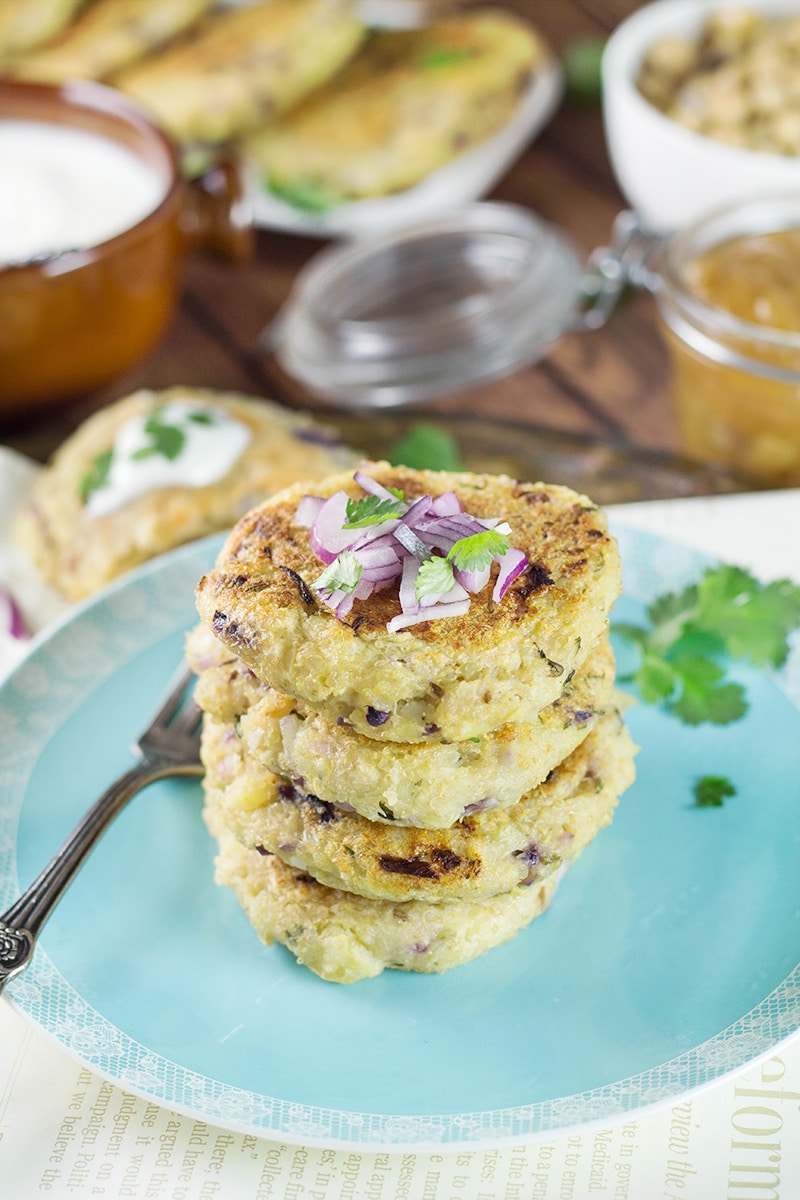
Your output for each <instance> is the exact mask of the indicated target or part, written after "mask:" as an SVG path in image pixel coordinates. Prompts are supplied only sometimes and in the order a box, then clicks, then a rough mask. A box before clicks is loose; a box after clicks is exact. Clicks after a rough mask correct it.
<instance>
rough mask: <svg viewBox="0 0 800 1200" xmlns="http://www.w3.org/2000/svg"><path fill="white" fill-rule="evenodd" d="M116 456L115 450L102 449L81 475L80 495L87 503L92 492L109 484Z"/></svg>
mask: <svg viewBox="0 0 800 1200" xmlns="http://www.w3.org/2000/svg"><path fill="white" fill-rule="evenodd" d="M113 458H114V451H113V450H101V451H100V453H99V454H95V456H94V458H93V459H92V461H91V462H90V463H89V466H88V468H87V470H86V471H85V472H84V474H83V476H82V477H81V480H80V483H79V484H78V496H79V497H80V499H81V500H82V501H83V503H84V504H85V503H86V501H87V500H88V499H89V497H90V496H91V494H92V492H99V491H100V490H101V488H104V487H107V486H108V478H109V475H110V473H111V462H112V459H113Z"/></svg>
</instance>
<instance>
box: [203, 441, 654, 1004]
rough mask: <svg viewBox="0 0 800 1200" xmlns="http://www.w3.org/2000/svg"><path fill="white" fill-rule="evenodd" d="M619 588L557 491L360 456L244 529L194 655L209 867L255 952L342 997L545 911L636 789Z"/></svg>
mask: <svg viewBox="0 0 800 1200" xmlns="http://www.w3.org/2000/svg"><path fill="white" fill-rule="evenodd" d="M312 491H313V495H312V494H310V493H311V492H312ZM620 588H621V567H620V559H619V553H618V550H617V546H616V543H615V541H614V539H613V537H612V536H611V535H610V534H609V532H608V529H607V525H606V521H605V517H604V514H603V513H602V512H601V511H600V510H599V509H598V508H597V507H596V506H595V505H594V504H592V503H591V501H590V500H588V499H587V498H586V497H585V496H581V495H579V494H577V493H576V492H574V491H571V490H570V489H568V488H565V487H560V486H549V485H543V484H523V483H519V482H516V481H514V480H512V479H510V478H507V477H505V476H490V475H473V474H469V473H446V472H423V471H412V470H410V469H407V468H403V467H391V466H389V465H388V464H387V463H369V464H365V465H364V466H363V468H362V470H360V471H357V472H355V473H347V474H342V475H336V476H332V477H330V478H328V479H326V480H324V481H323V483H322V484H315V485H313V488H310V487H309V486H308V485H305V486H304V485H298V486H296V487H291V488H288V489H286V490H284V491H282V492H280V493H278V494H277V495H275V496H273V497H272V498H270V499H269V500H267V501H266V502H265V503H264V504H262V505H260V506H259V507H257V508H255V509H254V510H252V511H251V512H250V513H249V514H248V515H247V516H246V517H244V518H243V519H242V520H241V521H240V522H239V523H238V524H237V525H236V527H235V528H234V529H233V530H232V531H231V533H230V535H229V536H228V538H227V539H226V542H225V544H224V546H223V548H222V550H221V552H220V554H219V556H218V559H217V563H216V566H215V568H214V569H213V570H212V571H211V572H210V573H209V574H207V575H206V576H204V578H203V579H202V580H201V581H200V583H199V585H198V589H197V604H198V610H199V613H200V616H201V624H200V625H199V626H198V627H197V628H196V629H195V630H194V631H193V632H192V634H190V636H189V640H188V649H187V652H188V657H189V660H190V662H191V663H192V665H193V667H194V669H195V670H196V672H197V674H198V676H199V679H198V683H197V687H196V695H197V699H198V702H199V704H200V706H201V708H202V709H203V710H204V714H205V716H204V735H203V749H202V754H203V761H204V764H205V768H206V777H205V795H206V806H205V816H206V821H207V824H208V826H209V829H210V830H211V832H212V834H213V835H214V836H215V837H216V838H217V840H218V843H219V855H218V857H217V876H216V877H217V880H218V882H220V883H222V884H227V885H228V886H230V887H231V888H232V889H233V891H234V892H235V894H236V896H237V898H238V900H239V902H240V903H241V905H242V907H243V908H244V910H245V912H246V914H247V916H248V918H249V920H250V922H251V923H252V925H253V926H254V928H255V930H256V931H257V933H258V935H259V936H260V938H261V939H262V940H263V941H264V942H265V943H267V944H269V943H271V942H273V941H279V942H282V943H283V944H284V945H286V946H287V947H288V948H289V949H290V950H291V951H292V953H293V954H294V955H295V956H296V958H297V959H298V960H299V961H300V962H301V963H303V964H305V965H306V966H307V967H309V968H310V969H311V970H312V971H314V972H316V973H317V974H318V975H320V976H322V977H323V978H324V979H329V980H335V981H337V982H352V981H354V980H358V979H362V978H364V977H367V976H374V975H377V974H379V972H380V971H382V970H383V969H384V967H395V968H399V969H401V970H408V971H443V970H446V969H447V968H449V967H452V966H455V965H457V964H459V963H463V962H467V961H468V960H470V959H472V958H474V957H476V956H477V955H479V954H481V953H483V952H484V951H486V950H488V949H490V948H491V947H493V946H496V945H498V944H499V943H501V942H504V941H506V940H508V939H509V938H511V937H512V936H513V935H514V934H516V933H517V932H518V931H519V930H520V929H522V928H523V927H524V926H525V925H527V924H528V923H529V922H530V921H531V919H532V918H533V917H535V916H537V915H538V914H540V913H541V912H542V911H543V910H544V909H545V908H546V907H547V906H548V904H549V902H550V899H551V897H552V895H553V893H554V891H555V888H556V885H557V883H558V882H559V880H560V878H561V876H562V875H563V873H564V869H565V867H566V866H568V865H569V864H570V863H571V862H572V861H573V860H574V859H575V858H576V857H577V856H578V854H580V852H581V851H582V850H583V849H584V848H585V847H586V846H587V845H588V844H589V842H591V841H592V839H593V838H594V836H595V834H596V833H597V832H598V831H599V830H600V829H601V828H602V827H603V826H605V825H607V824H608V823H609V821H610V820H611V818H612V815H613V812H614V808H615V806H616V803H617V800H618V797H619V796H620V795H621V793H622V792H623V791H624V790H625V788H627V787H628V786H629V784H630V783H631V782H632V780H633V776H634V769H633V759H634V753H635V747H634V746H633V744H632V742H631V739H630V737H629V735H628V733H627V730H626V728H625V725H624V723H623V720H622V716H621V709H622V707H623V704H622V702H621V697H620V695H619V693H617V692H616V691H615V687H614V658H613V654H612V650H611V646H610V643H609V638H608V614H609V611H610V609H611V607H612V605H613V603H614V600H615V599H616V597H617V595H618V594H619V591H620Z"/></svg>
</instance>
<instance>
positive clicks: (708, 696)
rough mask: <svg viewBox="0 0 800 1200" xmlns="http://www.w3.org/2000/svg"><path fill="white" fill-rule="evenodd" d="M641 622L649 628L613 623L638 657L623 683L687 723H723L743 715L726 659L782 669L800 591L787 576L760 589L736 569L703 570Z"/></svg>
mask: <svg viewBox="0 0 800 1200" xmlns="http://www.w3.org/2000/svg"><path fill="white" fill-rule="evenodd" d="M647 617H648V621H649V624H648V625H647V626H644V625H635V624H626V623H623V622H617V623H615V625H614V629H615V631H616V632H617V633H618V634H619V635H621V636H622V637H624V638H625V639H626V640H628V641H629V642H631V643H632V644H633V645H634V646H635V647H636V648H637V649H638V652H639V661H638V665H637V666H636V668H635V670H634V671H633V672H632V673H631V674H630V675H628V676H624V677H622V676H621V677H620V678H621V681H625V680H627V681H628V682H633V683H635V684H636V687H637V688H638V691H639V694H640V696H641V698H642V700H644V701H645V702H646V703H649V704H657V705H660V706H661V707H662V708H663V709H664V710H665V711H666V712H669V713H671V714H672V715H673V716H675V717H677V718H678V719H679V720H681V721H683V722H684V723H685V724H687V725H700V724H703V723H705V722H708V723H711V724H713V725H728V724H730V723H731V722H733V721H737V720H739V719H740V718H741V717H743V716H744V714H745V713H746V711H747V697H746V694H745V689H744V688H743V686H742V685H741V684H740V683H738V682H735V681H731V680H730V679H729V678H728V675H727V668H728V660H729V659H740V660H743V661H746V662H749V663H751V664H752V665H753V666H757V667H780V666H782V665H783V663H784V662H785V661H786V657H787V655H788V652H789V643H788V636H789V634H790V633H791V631H792V630H793V629H795V628H797V626H798V625H800V587H798V586H797V585H795V584H793V583H792V582H791V581H790V580H788V579H780V580H776V581H774V582H772V583H768V584H762V583H760V582H759V581H758V580H757V579H755V577H754V576H753V575H751V574H750V573H749V572H748V571H746V570H744V569H743V568H741V567H733V566H728V565H722V566H719V567H709V568H707V569H706V571H705V572H704V573H703V575H702V577H701V579H700V580H699V582H698V583H696V584H691V585H689V586H688V587H686V588H684V589H683V591H681V592H675V593H668V594H665V595H663V596H660V597H658V599H656V600H654V601H653V603H652V604H651V605H650V606H649V608H648V609H647Z"/></svg>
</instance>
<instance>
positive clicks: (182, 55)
mask: <svg viewBox="0 0 800 1200" xmlns="http://www.w3.org/2000/svg"><path fill="white" fill-rule="evenodd" d="M364 36H365V29H364V26H363V24H362V23H361V21H359V20H358V18H357V17H356V16H355V15H354V10H353V5H352V4H351V3H350V2H349V0H268V3H260V4H252V5H247V4H245V5H242V6H239V7H235V8H230V9H222V10H220V11H219V12H217V13H213V14H211V15H210V16H209V17H207V18H206V19H205V20H204V21H203V22H201V23H200V25H199V26H197V27H196V29H194V30H192V31H191V34H190V35H188V36H187V37H186V38H184V39H182V40H181V41H180V42H178V43H177V44H176V45H175V46H170V47H168V48H167V49H166V50H163V51H162V52H161V53H160V54H157V55H155V56H154V57H152V58H150V59H148V60H147V61H146V62H143V63H141V64H140V65H136V66H132V67H129V68H128V69H127V70H125V71H122V72H120V73H119V74H118V75H116V76H114V77H113V78H112V82H113V83H114V85H115V86H116V87H118V88H120V90H121V91H123V92H127V94H128V95H130V96H132V97H133V98H134V99H135V100H138V101H139V103H140V104H142V105H143V106H144V107H145V108H147V109H148V110H149V111H150V112H151V113H152V114H153V116H155V118H156V119H157V120H158V121H159V123H160V124H162V125H163V126H164V127H165V128H166V129H167V130H168V131H169V132H170V133H171V134H172V135H173V137H175V138H177V139H178V141H180V142H185V143H192V142H201V143H202V142H206V143H218V142H223V141H227V140H228V139H229V138H232V137H234V136H235V135H237V134H239V133H242V132H244V131H246V130H248V129H251V128H253V127H254V126H256V125H258V124H259V123H260V122H261V121H265V120H270V119H272V118H273V117H275V116H277V114H278V113H281V112H283V111H284V110H285V109H287V108H289V107H290V106H291V105H293V104H297V103H298V102H299V101H300V100H302V99H303V98H304V97H305V96H306V95H308V93H309V92H311V91H313V90H314V88H317V87H320V86H321V85H322V84H323V83H325V82H327V80H328V79H329V78H330V77H331V76H332V75H334V74H335V73H336V71H338V70H339V69H340V68H341V67H342V66H343V65H344V63H345V62H347V60H348V59H349V58H350V57H351V55H353V54H354V53H355V52H356V50H357V49H358V47H359V46H360V44H361V42H362V40H363V38H364Z"/></svg>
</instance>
